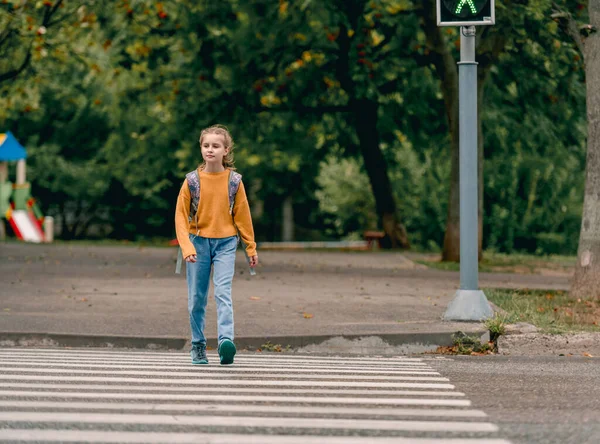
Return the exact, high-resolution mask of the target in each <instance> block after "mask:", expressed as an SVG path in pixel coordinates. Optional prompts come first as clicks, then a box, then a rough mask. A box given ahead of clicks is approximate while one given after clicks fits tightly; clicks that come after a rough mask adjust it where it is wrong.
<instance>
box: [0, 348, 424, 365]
mask: <svg viewBox="0 0 600 444" xmlns="http://www.w3.org/2000/svg"><path fill="white" fill-rule="evenodd" d="M14 353H19V354H31V355H37V356H39V355H50V356H56V355H58V356H63V355H64V356H82V357H85V356H90V357H92V356H104V357H109V358H110V357H115V358H118V357H126V356H129V357H148V356H150V357H162V358H169V357H176V358H189V354H188V353H187V352H183V353H182V352H173V353H169V352H163V353H160V352H146V351H143V352H137V351H126V352H125V351H123V352H106V351H91V350H81V349H77V350H75V349H60V350H53V349H18V352H17V351H12V350H11V349H0V356H4V355H10V354H14ZM210 354H211V355H213V356H217V353H216V352H211V353H210ZM246 358H248V359H268V360H280V361H283V360H285V361H324V362H334V363H337V362H350V363H357V362H361V363H366V362H371V363H374V364H378V363H392V364H405V363H408V362H416V363H422V362H423V360H422V359H419V358H403V357H396V358H383V357H381V358H380V357H377V358H375V357H362V356H357V357H348V356H320V355H292V354H284V353H281V354H280V353H277V354H270V353H246V352H240V353H238V354H237V355H236V359H246Z"/></svg>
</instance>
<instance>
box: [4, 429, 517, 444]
mask: <svg viewBox="0 0 600 444" xmlns="http://www.w3.org/2000/svg"><path fill="white" fill-rule="evenodd" d="M0 441H35V442H44V441H45V442H48V441H54V442H56V441H59V442H89V443H98V442H100V443H126V444H145V443H148V444H156V443H166V442H168V443H173V444H240V443H244V444H306V443H312V442H318V443H319V444H511V443H510V441H506V440H504V439H481V438H474V439H469V438H456V439H448V438H440V439H436V438H401V437H399V436H394V437H391V438H386V437H379V436H323V435H300V436H290V435H258V434H256V435H255V434H252V435H251V434H243V435H242V434H240V435H234V434H224V433H223V434H221V433H215V434H208V433H157V432H146V433H144V432H110V431H106V432H103V431H88V430H42V429H4V430H2V436H0Z"/></svg>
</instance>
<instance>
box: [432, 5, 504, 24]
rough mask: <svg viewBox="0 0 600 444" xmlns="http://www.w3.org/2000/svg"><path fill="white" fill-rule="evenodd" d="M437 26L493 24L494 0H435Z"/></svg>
mask: <svg viewBox="0 0 600 444" xmlns="http://www.w3.org/2000/svg"><path fill="white" fill-rule="evenodd" d="M436 4H437V22H438V23H437V24H438V26H478V25H493V24H494V22H495V15H494V0H436Z"/></svg>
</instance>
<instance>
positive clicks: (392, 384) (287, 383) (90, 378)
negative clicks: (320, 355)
mask: <svg viewBox="0 0 600 444" xmlns="http://www.w3.org/2000/svg"><path fill="white" fill-rule="evenodd" d="M0 380H5V381H6V380H11V381H13V380H14V381H54V382H56V381H68V382H73V381H86V382H111V383H114V382H125V383H134V382H136V383H137V382H139V383H142V384H177V385H198V384H199V383H202V384H204V385H207V384H212V385H214V386H217V385H220V386H222V387H223V386H224V387H227V386H257V387H258V386H276V387H285V386H288V387H363V388H366V387H377V388H427V389H434V390H441V389H450V390H451V389H454V386H453V385H452V384H438V383H427V382H367V381H363V382H355V381H266V380H260V379H257V380H236V379H201V380H198V379H165V378H125V377H117V376H114V377H109V376H44V375H5V374H0Z"/></svg>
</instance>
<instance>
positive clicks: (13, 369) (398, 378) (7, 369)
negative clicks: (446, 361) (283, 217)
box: [0, 366, 448, 382]
mask: <svg viewBox="0 0 600 444" xmlns="http://www.w3.org/2000/svg"><path fill="white" fill-rule="evenodd" d="M204 369H205V367H203V366H196V371H194V372H184V371H180V372H164V371H145V370H106V371H103V370H73V369H70V368H67V369H55V368H39V367H38V368H31V367H0V371H1V372H6V373H10V372H25V373H70V374H86V375H104V374H106V373H110V374H113V375H137V376H176V377H178V378H181V377H184V376H186V377H187V376H189V377H195V378H197V377H198V376H200V375H201V374H202V372H203V371H204ZM6 373H5V374H6ZM233 376H235V377H246V378H250V377H257V378H264V377H276V378H278V379H332V378H335V379H348V380H352V381H355V380H386V381H389V380H391V381H430V382H437V381H448V378H444V377H437V376H380V375H372V376H371V375H369V376H366V375H348V376H346V375H299V374H294V375H282V374H281V373H279V372H276V371H271V372H270V373H267V374H261V375H252V374H244V373H236V372H235V371H224V372H223V373H222V374H217V375H211V377H213V378H221V377H222V378H229V377H233Z"/></svg>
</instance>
